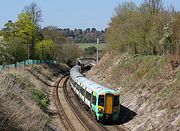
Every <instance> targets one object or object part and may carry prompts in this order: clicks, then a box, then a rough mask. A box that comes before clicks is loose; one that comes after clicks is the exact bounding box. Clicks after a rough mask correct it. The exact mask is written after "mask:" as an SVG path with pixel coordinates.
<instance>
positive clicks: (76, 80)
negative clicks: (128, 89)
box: [70, 66, 120, 121]
mask: <svg viewBox="0 0 180 131" xmlns="http://www.w3.org/2000/svg"><path fill="white" fill-rule="evenodd" d="M70 84H71V86H72V89H73V90H74V92H75V93H76V94H77V95H78V97H79V98H80V99H81V100H82V101H83V103H84V104H86V105H87V106H88V108H89V109H90V110H91V112H92V113H93V115H94V117H95V118H96V119H97V120H98V121H103V120H112V121H116V120H117V118H118V114H119V110H120V102H119V93H118V92H116V91H115V90H112V89H109V88H106V87H104V86H102V85H100V84H97V83H95V82H93V81H90V80H88V79H87V78H85V77H84V76H83V75H82V74H81V73H80V66H74V67H73V68H72V69H71V70H70Z"/></svg>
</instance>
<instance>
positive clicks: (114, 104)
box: [113, 96, 119, 106]
mask: <svg viewBox="0 0 180 131" xmlns="http://www.w3.org/2000/svg"><path fill="white" fill-rule="evenodd" d="M113 106H119V96H114V100H113Z"/></svg>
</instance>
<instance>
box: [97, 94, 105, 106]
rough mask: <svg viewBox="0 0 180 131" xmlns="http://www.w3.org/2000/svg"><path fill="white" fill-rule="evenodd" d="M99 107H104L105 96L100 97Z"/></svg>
mask: <svg viewBox="0 0 180 131" xmlns="http://www.w3.org/2000/svg"><path fill="white" fill-rule="evenodd" d="M98 105H100V106H104V95H100V96H99V100H98Z"/></svg>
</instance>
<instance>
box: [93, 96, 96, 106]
mask: <svg viewBox="0 0 180 131" xmlns="http://www.w3.org/2000/svg"><path fill="white" fill-rule="evenodd" d="M92 103H93V104H94V105H96V97H95V96H93V98H92Z"/></svg>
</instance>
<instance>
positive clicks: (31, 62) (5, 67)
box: [0, 60, 57, 71]
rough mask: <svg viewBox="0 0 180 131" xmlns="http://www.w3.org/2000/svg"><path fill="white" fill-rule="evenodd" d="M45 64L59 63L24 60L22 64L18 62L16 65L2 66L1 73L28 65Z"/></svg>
mask: <svg viewBox="0 0 180 131" xmlns="http://www.w3.org/2000/svg"><path fill="white" fill-rule="evenodd" d="M45 63H50V64H56V63H57V62H56V61H54V60H24V61H21V62H16V63H15V64H10V65H0V71H3V70H5V69H12V68H20V67H25V66H26V65H33V64H45Z"/></svg>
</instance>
